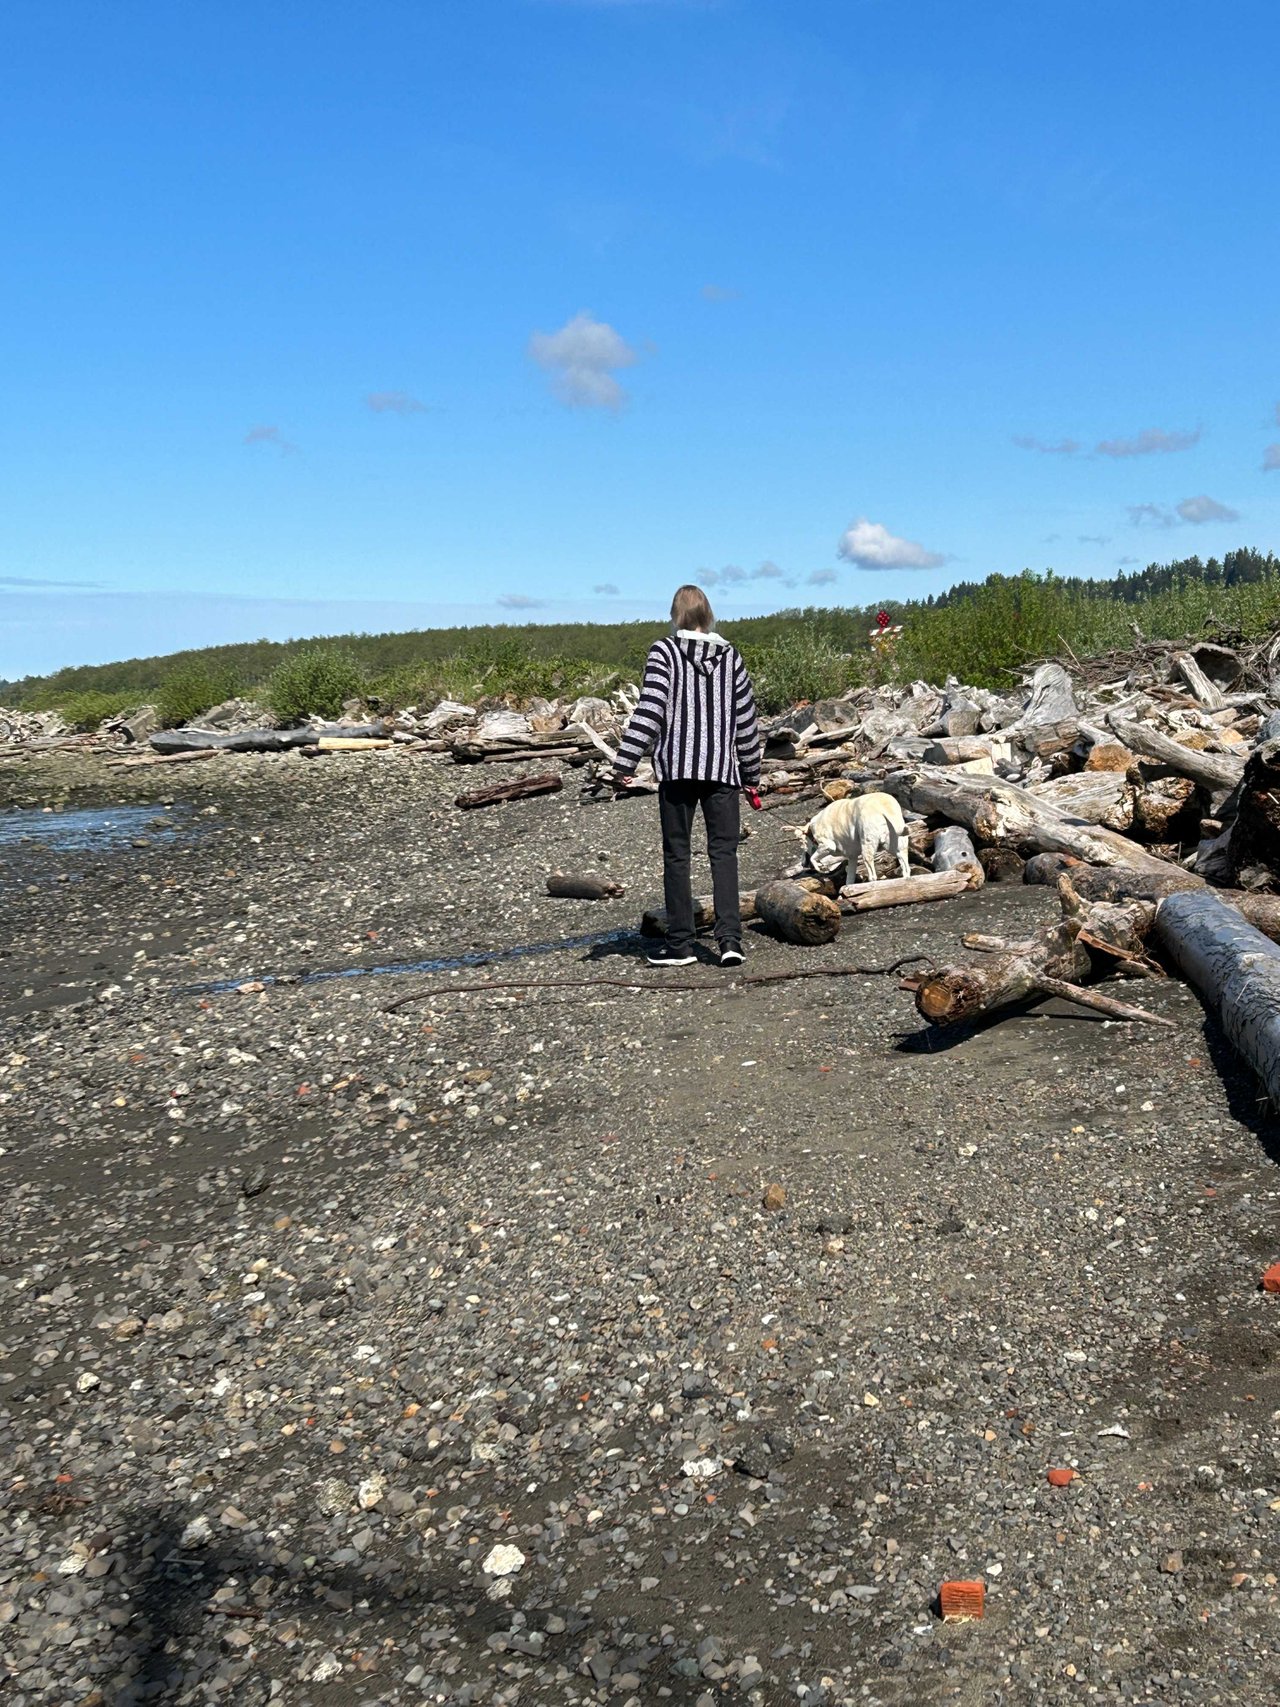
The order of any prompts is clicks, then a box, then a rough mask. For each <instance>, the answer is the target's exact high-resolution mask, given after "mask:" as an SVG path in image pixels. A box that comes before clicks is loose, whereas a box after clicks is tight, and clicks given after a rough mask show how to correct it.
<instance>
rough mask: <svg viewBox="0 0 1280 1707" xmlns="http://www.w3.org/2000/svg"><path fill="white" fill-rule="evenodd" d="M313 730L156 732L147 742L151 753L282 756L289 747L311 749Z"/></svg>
mask: <svg viewBox="0 0 1280 1707" xmlns="http://www.w3.org/2000/svg"><path fill="white" fill-rule="evenodd" d="M315 742H316V732H315V730H314V729H242V730H240V731H239V732H238V733H236V734H234V735H229V734H227V732H226V731H225V730H223V729H157V731H156V733H155V734H154V735H152V736H151V737H150V739H149V742H148V745H149V746H150V747H151V749H152V751H153V752H157V753H163V754H165V755H166V756H167V755H168V754H170V753H196V752H212V753H285V752H288V751H289V749H290V748H291V747H311V746H314V745H315Z"/></svg>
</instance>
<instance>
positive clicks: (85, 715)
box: [48, 689, 140, 733]
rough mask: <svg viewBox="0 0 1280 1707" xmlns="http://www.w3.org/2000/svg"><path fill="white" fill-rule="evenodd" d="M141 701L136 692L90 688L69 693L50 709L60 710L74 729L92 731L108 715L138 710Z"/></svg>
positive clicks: (119, 714) (103, 721)
mask: <svg viewBox="0 0 1280 1707" xmlns="http://www.w3.org/2000/svg"><path fill="white" fill-rule="evenodd" d="M139 703H140V702H139V700H138V696H137V694H134V693H98V692H96V691H95V690H93V689H88V690H86V691H85V692H84V693H73V694H69V695H68V696H67V697H66V699H64V700H62V701H61V702H60V703H59V704H58V705H56V706H54V707H50V708H48V709H52V710H56V711H60V712H61V713H62V715H63V717H64V718H65V719H66V721H67V722H68V723H69V724H70V725H71V727H72V728H73V729H78V730H81V731H84V732H88V733H92V731H93V730H95V729H97V728H99V727H101V725H102V724H103V723H105V722H106V720H107V718H108V717H120V716H122V715H123V714H124V713H125V712H126V711H136V710H137V708H138V705H139Z"/></svg>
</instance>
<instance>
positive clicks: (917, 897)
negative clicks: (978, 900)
mask: <svg viewBox="0 0 1280 1707" xmlns="http://www.w3.org/2000/svg"><path fill="white" fill-rule="evenodd" d="M978 870H979V872H981V870H982V867H981V866H979V867H978ZM976 887H977V886H976V884H974V883H972V882H971V881H970V878H969V873H968V871H967V870H965V868H964V867H963V866H955V867H954V868H953V869H951V870H950V871H922V872H919V873H917V874H916V875H915V876H914V877H887V878H885V879H883V880H882V881H881V882H879V883H850V884H847V885H846V886H845V888H843V889H842V890H841V891H840V900H841V902H842V903H843V905H844V908H845V911H846V912H852V913H870V912H874V911H875V910H876V909H877V908H880V907H908V906H911V905H912V904H913V903H915V902H918V901H946V900H948V899H949V898H950V897H951V896H952V895H963V894H964V892H965V890H966V889H973V888H976Z"/></svg>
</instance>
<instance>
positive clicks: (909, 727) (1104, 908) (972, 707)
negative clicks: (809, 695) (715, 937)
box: [643, 637, 1280, 1096]
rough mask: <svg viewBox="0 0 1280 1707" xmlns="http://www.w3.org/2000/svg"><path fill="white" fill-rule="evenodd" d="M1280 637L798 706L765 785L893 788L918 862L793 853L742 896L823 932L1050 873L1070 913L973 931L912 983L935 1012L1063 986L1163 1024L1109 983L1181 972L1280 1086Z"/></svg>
mask: <svg viewBox="0 0 1280 1707" xmlns="http://www.w3.org/2000/svg"><path fill="white" fill-rule="evenodd" d="M1278 653H1280V637H1277V640H1276V642H1275V643H1273V644H1271V645H1268V646H1254V647H1250V648H1247V649H1245V648H1237V647H1234V646H1230V645H1227V644H1224V643H1222V642H1221V641H1215V642H1213V643H1209V644H1203V645H1198V646H1194V647H1190V648H1178V647H1175V646H1169V645H1163V644H1160V645H1156V644H1152V643H1148V642H1146V641H1142V640H1139V642H1138V644H1137V645H1136V646H1135V648H1134V649H1133V651H1132V652H1130V653H1127V654H1112V655H1111V656H1110V658H1108V659H1107V660H1103V661H1101V662H1102V663H1105V665H1106V668H1100V667H1099V661H1096V660H1095V661H1093V662H1091V663H1090V664H1089V665H1087V666H1086V665H1083V664H1080V663H1079V662H1078V661H1077V660H1075V659H1071V660H1069V664H1070V668H1068V667H1067V666H1064V665H1063V664H1061V663H1059V662H1056V661H1054V662H1048V663H1045V664H1042V665H1041V666H1039V667H1038V668H1037V669H1036V670H1035V671H1034V673H1033V674H1032V675H1031V677H1030V680H1029V681H1028V683H1027V684H1026V688H1025V691H1024V693H1023V694H1022V695H1020V696H1018V697H1016V698H1010V697H1002V696H996V695H992V694H988V693H984V692H981V691H979V690H973V689H965V688H963V687H961V686H960V685H959V684H958V683H955V682H949V683H947V684H946V686H945V687H944V688H942V689H934V688H930V687H929V686H927V685H926V684H923V683H916V684H913V685H912V686H911V687H908V688H905V689H899V690H892V691H888V692H886V691H885V690H880V691H878V692H870V691H867V692H864V693H862V694H856V695H852V696H850V697H849V698H848V699H846V700H840V701H833V702H830V703H829V704H826V705H818V706H812V707H803V708H798V709H797V710H796V711H794V712H792V713H789V714H788V715H787V716H786V717H785V718H782V719H779V720H778V721H777V722H775V723H774V724H773V725H772V727H771V728H770V730H769V731H768V748H767V759H766V768H767V771H768V786H772V787H773V788H775V789H776V788H780V787H781V788H789V789H797V788H798V789H800V790H802V791H808V792H811V793H812V794H813V795H814V798H815V805H820V804H821V795H822V794H825V795H826V796H827V798H838V797H839V795H840V793H842V792H845V791H855V792H866V791H870V790H883V791H884V792H886V793H888V794H890V795H892V796H893V797H894V798H895V799H896V800H897V801H898V802H899V803H900V804H901V806H902V808H903V810H904V815H905V817H906V819H907V823H908V833H909V837H910V846H911V861H912V874H911V875H910V876H909V877H907V878H896V877H895V878H893V879H891V880H889V881H882V882H877V883H874V884H855V885H841V884H839V883H838V881H836V880H833V879H832V878H831V877H820V876H818V875H816V874H813V875H805V874H804V873H803V872H798V871H796V870H794V869H793V870H792V872H791V873H789V874H785V875H784V876H783V877H781V878H780V879H779V880H777V881H776V882H774V883H771V884H768V885H766V886H764V887H763V888H762V889H760V890H757V891H755V892H753V893H751V894H749V895H744V896H743V898H742V899H743V908H744V914H745V916H748V917H755V918H757V919H759V920H761V921H762V922H763V923H765V924H766V925H767V926H768V928H770V929H771V930H772V931H774V932H775V933H776V934H778V935H780V936H782V937H783V938H784V939H786V940H788V941H791V942H796V943H816V942H825V941H830V940H831V939H832V938H833V937H834V936H835V935H836V934H837V932H838V931H839V930H840V928H841V923H842V920H843V918H844V917H845V916H846V915H847V914H849V913H852V912H860V911H865V910H867V909H868V908H871V907H882V906H901V905H909V904H912V903H920V902H927V901H935V900H945V899H948V898H949V897H952V896H955V895H958V894H962V893H964V892H965V891H966V890H971V889H973V888H977V887H979V886H980V885H981V884H982V883H984V882H986V881H992V880H995V881H1008V880H1010V879H1017V878H1022V879H1023V880H1024V881H1029V882H1041V883H1054V884H1056V885H1057V886H1058V890H1059V898H1060V902H1061V917H1060V918H1059V919H1058V920H1057V921H1056V922H1055V923H1054V924H1053V925H1051V926H1049V927H1046V929H1044V930H1043V931H1042V932H1040V933H1039V934H1038V935H1037V936H1036V937H1035V938H1034V939H1031V940H1028V941H1020V942H1010V941H1005V940H1003V939H999V938H994V937H990V936H985V935H969V936H967V937H965V938H964V939H963V940H964V943H965V946H966V947H967V948H969V949H970V950H971V951H972V952H973V953H974V955H975V956H976V958H974V959H972V960H969V961H966V962H957V963H955V964H951V965H945V966H941V967H938V968H936V969H935V970H934V971H932V972H930V973H928V974H927V975H921V976H918V977H914V978H911V979H909V980H907V981H906V985H905V987H906V988H908V989H911V990H912V991H913V992H914V994H915V998H916V1005H917V1008H918V1010H919V1012H920V1014H921V1016H922V1017H923V1018H924V1019H925V1020H926V1021H927V1022H928V1023H929V1024H931V1025H936V1026H949V1025H955V1024H958V1023H960V1022H963V1021H966V1020H972V1019H975V1018H978V1017H980V1016H983V1015H988V1014H991V1013H993V1012H997V1011H999V1010H1000V1009H1001V1008H1005V1007H1009V1006H1011V1005H1013V1004H1016V1003H1021V1002H1025V1001H1027V1000H1029V999H1035V998H1037V997H1043V996H1047V995H1053V996H1058V997H1063V998H1065V999H1067V1000H1070V1001H1072V1002H1074V1003H1077V1004H1080V1005H1083V1006H1086V1007H1089V1008H1093V1009H1095V1010H1098V1011H1100V1012H1102V1013H1103V1014H1106V1015H1108V1016H1110V1017H1112V1018H1117V1019H1128V1020H1142V1021H1147V1022H1150V1023H1155V1024H1161V1023H1166V1022H1163V1021H1161V1020H1160V1019H1159V1017H1158V1016H1155V1015H1152V1014H1150V1013H1147V1012H1146V1011H1145V1010H1144V1009H1143V1008H1141V1007H1139V1006H1135V1005H1133V1004H1130V1003H1128V1002H1123V1001H1120V1000H1118V999H1117V998H1116V997H1115V996H1113V995H1111V994H1109V993H1107V992H1105V991H1103V990H1101V989H1099V988H1098V980H1100V979H1102V978H1106V977H1114V976H1120V977H1130V978H1154V977H1162V976H1165V975H1166V972H1167V971H1168V970H1172V971H1174V972H1176V973H1178V974H1180V975H1181V976H1183V977H1185V978H1186V979H1187V980H1188V981H1189V982H1190V983H1192V984H1193V985H1194V986H1195V988H1196V989H1197V990H1198V991H1199V993H1200V994H1201V996H1202V998H1203V999H1204V1000H1205V1002H1206V1005H1207V1006H1208V1007H1209V1008H1210V1009H1211V1011H1212V1012H1213V1013H1214V1014H1215V1015H1216V1016H1217V1017H1218V1019H1219V1020H1220V1022H1221V1024H1222V1026H1223V1029H1224V1030H1225V1032H1226V1034H1227V1036H1228V1037H1229V1039H1230V1040H1231V1041H1232V1042H1233V1043H1234V1044H1235V1045H1236V1047H1237V1048H1238V1049H1239V1050H1240V1051H1241V1053H1242V1054H1243V1055H1244V1056H1245V1058H1246V1059H1247V1060H1248V1061H1249V1062H1250V1064H1251V1065H1252V1066H1253V1067H1254V1069H1255V1070H1256V1071H1257V1073H1258V1074H1259V1076H1260V1077H1261V1079H1262V1080H1263V1083H1264V1084H1265V1085H1266V1087H1267V1090H1268V1092H1269V1093H1270V1094H1272V1095H1275V1096H1280V947H1277V946H1276V945H1277V943H1280V893H1277V891H1280V675H1277V674H1274V673H1273V666H1274V664H1275V661H1276V658H1277V654H1278ZM699 912H700V915H701V917H702V918H703V919H708V918H709V916H710V903H709V902H707V901H702V902H700V903H699ZM664 925H665V920H664V919H663V917H662V915H661V914H660V913H650V914H647V915H646V916H645V919H644V921H643V928H644V929H645V930H647V931H652V932H658V931H661V930H662V929H663V928H664Z"/></svg>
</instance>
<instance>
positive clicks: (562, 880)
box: [547, 871, 626, 901]
mask: <svg viewBox="0 0 1280 1707" xmlns="http://www.w3.org/2000/svg"><path fill="white" fill-rule="evenodd" d="M547 894H548V895H555V896H556V897H557V898H559V899H561V900H566V901H611V900H613V899H614V898H615V897H616V896H619V895H625V894H626V890H625V889H624V888H623V886H622V884H621V883H619V882H618V880H617V878H616V877H610V876H609V875H608V873H607V872H604V871H584V872H581V873H580V874H579V875H577V876H574V875H573V874H572V873H571V872H564V871H553V872H552V873H551V875H550V876H549V877H548V878H547Z"/></svg>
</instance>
